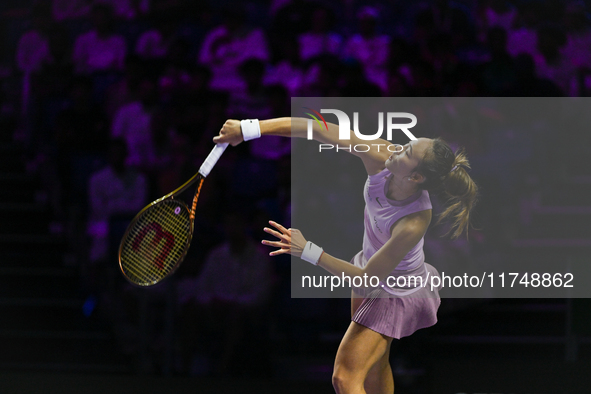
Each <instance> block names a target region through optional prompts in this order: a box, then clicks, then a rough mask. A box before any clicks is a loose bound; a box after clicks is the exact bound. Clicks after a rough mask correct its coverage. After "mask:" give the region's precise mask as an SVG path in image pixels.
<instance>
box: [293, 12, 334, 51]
mask: <svg viewBox="0 0 591 394" xmlns="http://www.w3.org/2000/svg"><path fill="white" fill-rule="evenodd" d="M333 22H334V14H333V13H332V12H331V11H330V10H329V9H328V8H326V7H323V6H316V7H315V9H314V13H313V14H312V23H311V27H310V30H308V31H306V32H305V33H302V34H301V35H300V36H299V37H298V42H299V50H300V58H301V59H302V60H303V61H307V60H309V59H311V58H314V57H316V56H319V55H324V54H330V55H336V56H338V55H339V54H340V52H341V44H342V42H343V39H342V37H341V36H340V35H339V34H337V33H335V32H333V31H331V28H332V25H333Z"/></svg>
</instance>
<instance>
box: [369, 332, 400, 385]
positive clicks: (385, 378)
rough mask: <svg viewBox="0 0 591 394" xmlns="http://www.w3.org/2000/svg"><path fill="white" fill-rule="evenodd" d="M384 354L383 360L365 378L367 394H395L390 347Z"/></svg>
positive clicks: (389, 345)
mask: <svg viewBox="0 0 591 394" xmlns="http://www.w3.org/2000/svg"><path fill="white" fill-rule="evenodd" d="M391 345H392V341H390V343H389V344H388V349H387V350H386V351H385V352H384V355H383V356H382V358H381V359H380V360H379V361H378V362H377V363H375V364H374V366H373V367H371V369H370V370H369V372H368V373H367V377H366V378H365V392H366V393H367V394H392V393H394V376H393V375H392V368H391V367H390V347H391Z"/></svg>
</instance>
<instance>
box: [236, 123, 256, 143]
mask: <svg viewBox="0 0 591 394" xmlns="http://www.w3.org/2000/svg"><path fill="white" fill-rule="evenodd" d="M240 129H241V130H242V138H243V139H244V141H250V140H254V139H255V138H259V137H260V136H261V126H260V125H259V120H258V119H244V120H241V121H240Z"/></svg>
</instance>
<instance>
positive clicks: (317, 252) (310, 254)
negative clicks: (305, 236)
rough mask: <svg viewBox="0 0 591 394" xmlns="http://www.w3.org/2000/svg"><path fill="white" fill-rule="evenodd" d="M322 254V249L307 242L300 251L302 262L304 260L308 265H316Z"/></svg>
mask: <svg viewBox="0 0 591 394" xmlns="http://www.w3.org/2000/svg"><path fill="white" fill-rule="evenodd" d="M322 252H323V249H322V248H321V247H320V246H318V245H315V244H313V243H312V242H311V241H308V242H307V243H306V246H305V247H304V250H303V251H302V260H306V261H307V262H308V263H312V264H314V265H318V260H320V256H321V255H322Z"/></svg>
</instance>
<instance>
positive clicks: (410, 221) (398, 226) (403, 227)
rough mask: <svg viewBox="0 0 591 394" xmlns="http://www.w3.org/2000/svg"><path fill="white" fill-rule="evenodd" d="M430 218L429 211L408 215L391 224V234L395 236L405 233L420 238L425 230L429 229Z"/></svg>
mask: <svg viewBox="0 0 591 394" xmlns="http://www.w3.org/2000/svg"><path fill="white" fill-rule="evenodd" d="M431 218H432V210H431V209H424V210H421V211H417V212H412V213H409V214H408V215H405V216H404V217H402V218H400V219H399V220H397V221H396V222H395V223H394V224H393V226H392V231H391V234H392V236H394V235H395V234H400V233H406V234H409V235H412V234H416V235H421V236H422V235H423V234H425V232H426V231H427V228H429V224H430V223H431Z"/></svg>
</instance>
